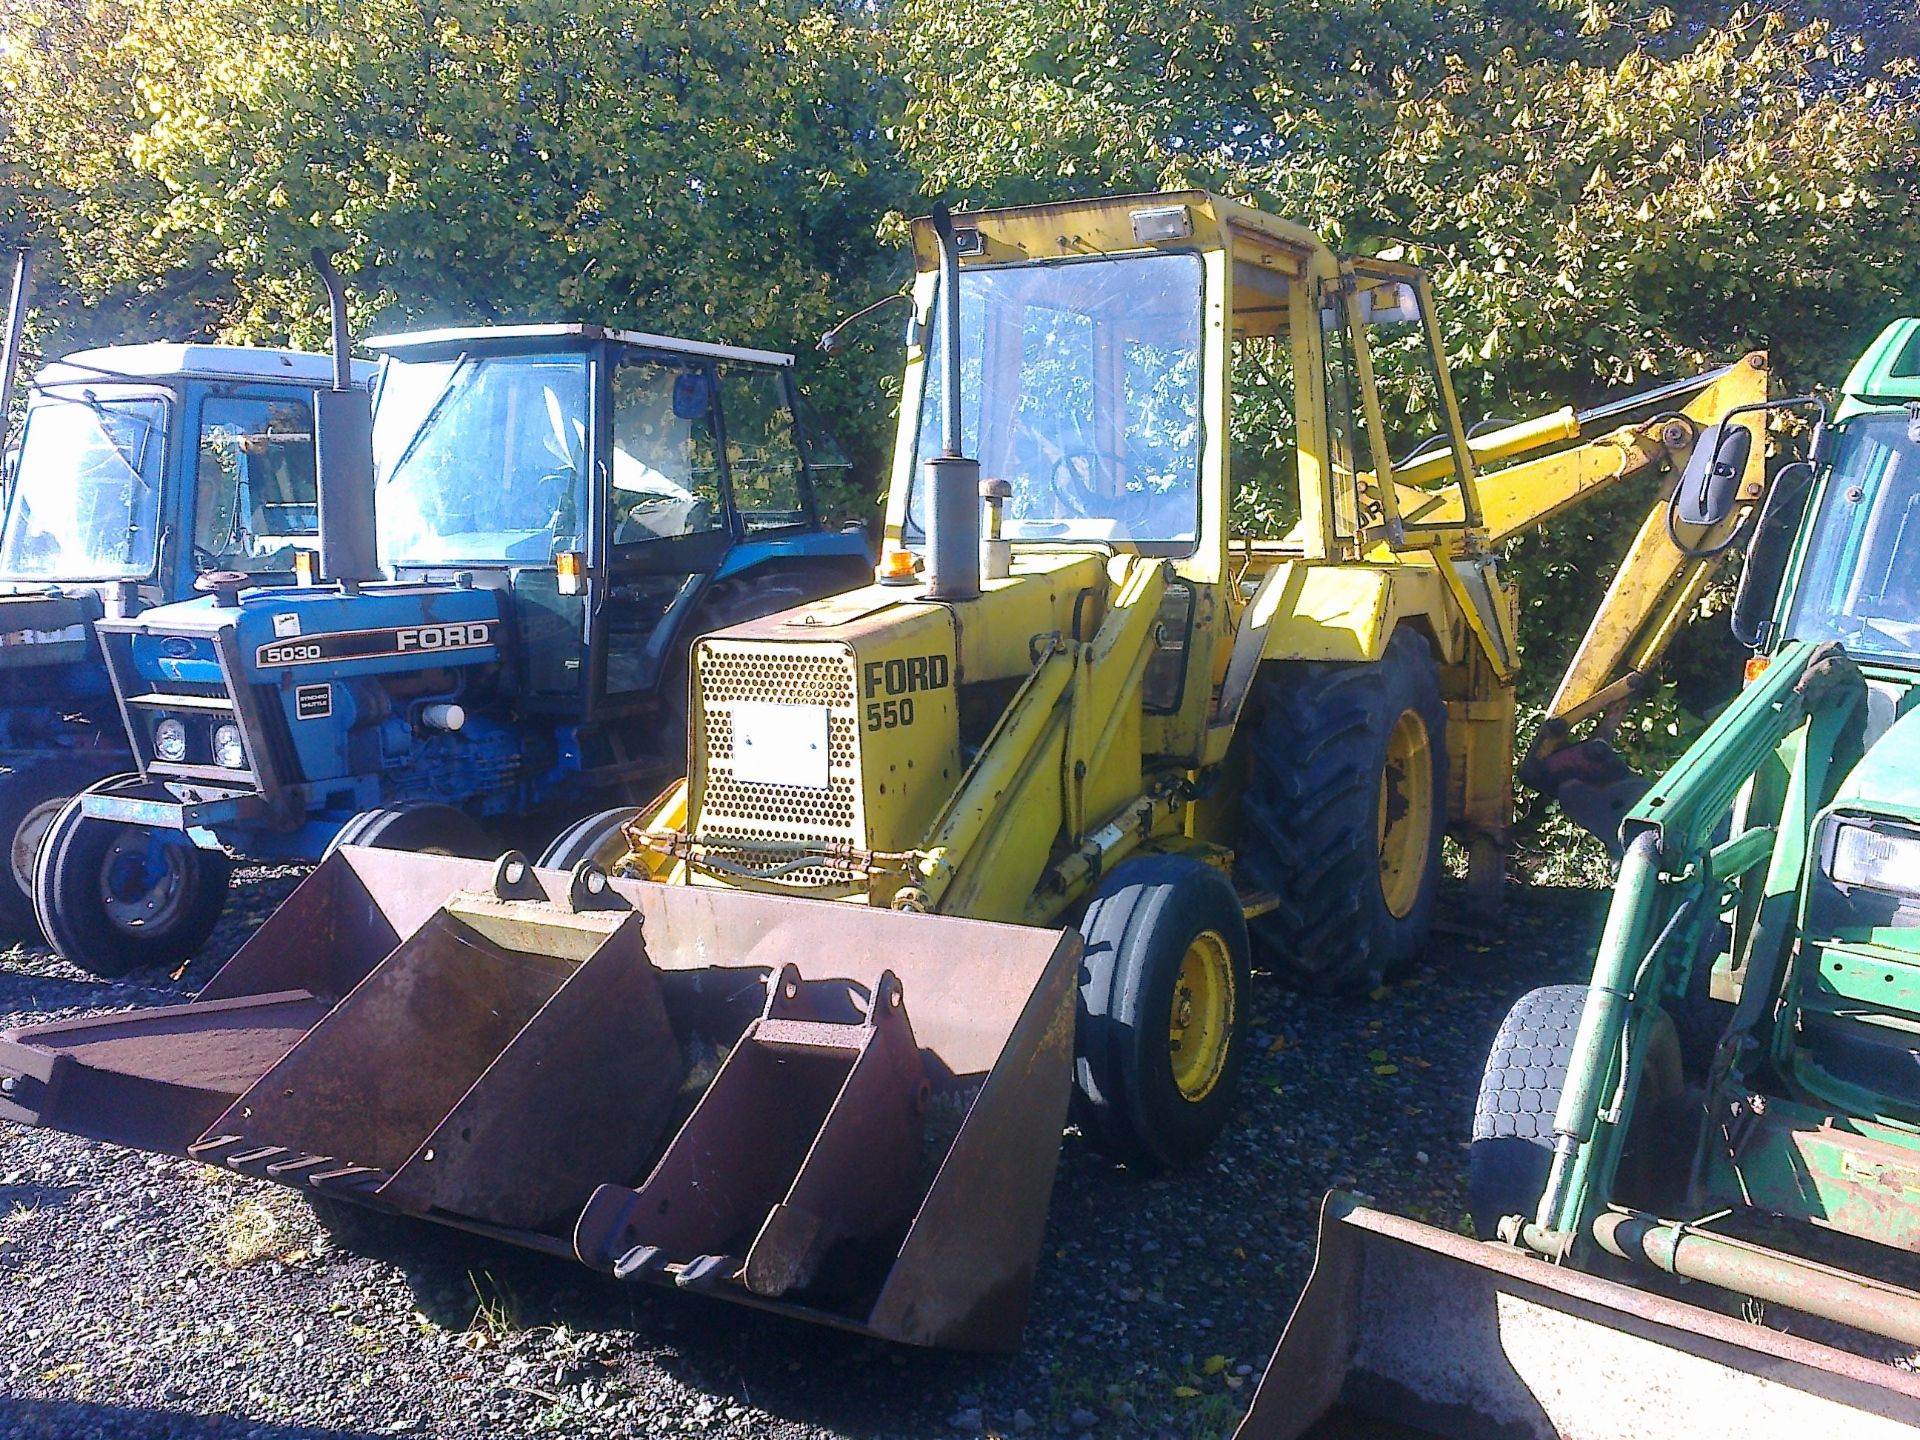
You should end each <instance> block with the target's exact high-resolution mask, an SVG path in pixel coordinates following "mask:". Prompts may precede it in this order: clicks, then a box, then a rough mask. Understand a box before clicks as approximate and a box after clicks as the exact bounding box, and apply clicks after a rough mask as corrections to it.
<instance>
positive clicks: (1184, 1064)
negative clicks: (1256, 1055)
mask: <svg viewBox="0 0 1920 1440" xmlns="http://www.w3.org/2000/svg"><path fill="white" fill-rule="evenodd" d="M1080 932H1081V934H1082V935H1084V936H1085V937H1086V950H1085V952H1084V956H1083V959H1082V961H1081V970H1080V974H1081V982H1080V1003H1079V1006H1078V1013H1077V1015H1076V1017H1075V1018H1076V1022H1077V1023H1076V1027H1075V1031H1074V1096H1073V1104H1074V1115H1075V1118H1076V1119H1077V1120H1078V1121H1079V1124H1080V1128H1081V1131H1082V1133H1083V1134H1085V1135H1086V1136H1087V1138H1088V1139H1089V1140H1091V1141H1092V1142H1093V1143H1094V1144H1095V1145H1097V1146H1099V1147H1100V1148H1101V1149H1102V1150H1104V1151H1106V1152H1107V1153H1108V1154H1110V1155H1112V1156H1114V1157H1115V1158H1116V1159H1119V1160H1123V1161H1125V1162H1126V1163H1127V1164H1129V1165H1132V1166H1134V1167H1136V1168H1139V1169H1145V1170H1161V1169H1174V1168H1179V1167H1181V1166H1185V1165H1191V1164H1193V1163H1194V1162H1195V1161H1197V1160H1199V1159H1200V1157H1201V1156H1202V1155H1203V1154H1205V1153H1206V1150H1207V1147H1208V1146H1209V1145H1211V1144H1212V1143H1213V1141H1214V1138H1215V1137H1216V1136H1217V1135H1218V1134H1219V1133H1220V1131H1221V1128H1222V1127H1223V1126H1225V1124H1226V1123H1227V1120H1228V1118H1229V1116H1230V1115H1231V1114H1232V1112H1233V1106H1234V1100H1235V1097H1236V1096H1237V1094H1238V1091H1239V1087H1240V1067H1241V1061H1242V1052H1243V1051H1244V1050H1245V1048H1246V1045H1245V1042H1246V1027H1247V1008H1248V1003H1249V1000H1250V998H1251V997H1250V994H1249V990H1250V987H1251V983H1252V970H1251V966H1250V964H1249V962H1248V944H1247V926H1246V921H1245V920H1244V919H1243V918H1242V916H1241V912H1240V901H1239V899H1238V897H1237V896H1236V895H1235V894H1234V890H1233V885H1232V883H1231V882H1230V881H1229V880H1228V879H1227V877H1226V876H1225V875H1223V874H1222V873H1221V872H1220V871H1219V870H1217V869H1215V868H1214V867H1213V866H1211V865H1206V864H1203V863H1202V862H1200V861H1198V860H1195V859H1192V858H1190V857H1187V856H1181V855H1154V856H1144V857H1142V858H1139V859H1135V860H1129V861H1127V862H1125V863H1124V864H1122V865H1121V866H1120V867H1119V868H1118V869H1116V870H1115V871H1114V872H1113V874H1112V875H1110V876H1109V877H1108V878H1107V880H1106V882H1105V883H1104V884H1103V885H1101V887H1100V889H1099V890H1098V891H1097V892H1096V893H1095V895H1094V898H1093V900H1092V902H1091V903H1090V904H1089V905H1088V906H1087V912H1086V915H1085V917H1084V918H1083V919H1082V920H1081V922H1080Z"/></svg>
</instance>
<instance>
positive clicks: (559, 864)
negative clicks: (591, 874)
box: [539, 805, 646, 874]
mask: <svg viewBox="0 0 1920 1440" xmlns="http://www.w3.org/2000/svg"><path fill="white" fill-rule="evenodd" d="M645 813H646V812H645V811H644V810H643V809H642V808H641V807H640V806H638V805H621V806H617V807H616V808H614V809H612V810H602V811H601V812H600V813H599V814H598V815H589V816H587V817H586V819H584V820H576V821H575V822H574V823H573V824H571V825H569V826H568V827H567V828H566V829H564V830H562V831H561V832H560V833H559V834H558V835H556V836H555V837H554V840H553V843H552V844H551V845H549V846H547V848H546V850H545V852H543V853H542V854H541V856H540V861H539V864H540V868H541V869H543V870H571V869H573V867H574V866H576V865H578V864H579V863H580V862H581V861H582V860H591V861H593V863H594V864H596V865H598V866H599V867H600V868H601V869H602V870H605V871H606V872H607V873H608V874H612V873H614V870H615V868H616V867H617V866H618V865H619V864H620V862H621V861H622V860H624V859H625V858H626V856H627V850H628V848H629V847H628V845H627V826H628V825H630V824H632V823H633V822H634V821H635V820H637V819H639V818H640V817H641V816H642V815H643V814H645Z"/></svg>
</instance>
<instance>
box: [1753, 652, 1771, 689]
mask: <svg viewBox="0 0 1920 1440" xmlns="http://www.w3.org/2000/svg"><path fill="white" fill-rule="evenodd" d="M1771 664H1773V657H1772V656H1771V655H1749V656H1748V657H1747V684H1749V685H1751V684H1752V683H1753V682H1754V681H1756V680H1758V679H1759V678H1760V677H1761V676H1762V675H1764V674H1766V673H1767V667H1768V666H1769V665H1771Z"/></svg>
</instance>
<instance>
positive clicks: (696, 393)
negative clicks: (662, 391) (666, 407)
mask: <svg viewBox="0 0 1920 1440" xmlns="http://www.w3.org/2000/svg"><path fill="white" fill-rule="evenodd" d="M712 409H713V385H712V383H711V382H710V381H709V380H708V379H707V376H706V373H705V372H704V371H701V370H689V371H687V372H685V373H684V374H681V375H677V376H675V377H674V381H673V418H674V419H676V420H704V419H705V418H706V417H707V414H708V412H709V411H711V410H712Z"/></svg>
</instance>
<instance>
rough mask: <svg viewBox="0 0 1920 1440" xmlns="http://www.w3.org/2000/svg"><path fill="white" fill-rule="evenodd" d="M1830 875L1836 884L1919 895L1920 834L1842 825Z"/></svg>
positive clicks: (1828, 865) (1834, 838) (1828, 863)
mask: <svg viewBox="0 0 1920 1440" xmlns="http://www.w3.org/2000/svg"><path fill="white" fill-rule="evenodd" d="M1827 876H1828V878H1829V879H1831V880H1832V881H1833V883H1834V884H1836V885H1849V886H1851V885H1864V886H1866V887H1867V888H1868V889H1869V890H1885V891H1890V892H1892V893H1893V894H1896V895H1920V834H1914V833H1912V832H1900V831H1888V830H1877V829H1875V828H1873V827H1872V826H1869V825H1853V824H1842V825H1840V826H1838V827H1837V828H1836V830H1835V832H1834V837H1833V852H1832V856H1831V858H1830V859H1829V860H1828V862H1827Z"/></svg>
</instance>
